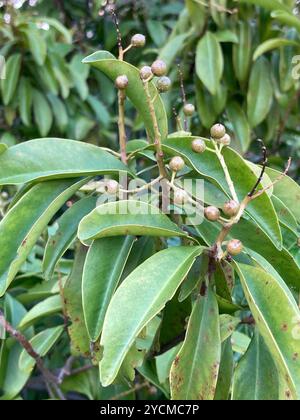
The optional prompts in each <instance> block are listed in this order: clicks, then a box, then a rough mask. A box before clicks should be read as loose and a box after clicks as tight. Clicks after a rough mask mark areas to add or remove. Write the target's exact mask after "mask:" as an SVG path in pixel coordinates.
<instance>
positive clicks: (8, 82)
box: [1, 54, 22, 105]
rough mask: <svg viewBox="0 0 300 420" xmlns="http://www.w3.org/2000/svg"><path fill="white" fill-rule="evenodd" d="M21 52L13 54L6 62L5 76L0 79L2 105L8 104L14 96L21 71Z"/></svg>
mask: <svg viewBox="0 0 300 420" xmlns="http://www.w3.org/2000/svg"><path fill="white" fill-rule="evenodd" d="M21 62H22V56H21V54H14V55H12V56H10V57H9V59H8V60H7V62H6V78H5V79H4V80H1V92H2V98H3V103H4V105H8V104H9V103H10V102H11V100H12V99H13V97H14V94H15V92H16V88H17V85H18V81H19V76H20V71H21Z"/></svg>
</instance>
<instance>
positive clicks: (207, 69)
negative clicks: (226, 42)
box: [196, 32, 224, 95]
mask: <svg viewBox="0 0 300 420" xmlns="http://www.w3.org/2000/svg"><path fill="white" fill-rule="evenodd" d="M223 70H224V58H223V53H222V49H221V46H220V43H219V42H218V40H217V38H216V37H215V35H214V34H213V33H212V32H206V34H205V35H204V37H203V38H202V39H201V40H200V41H199V43H198V46H197V51H196V72H197V75H198V77H199V78H200V80H201V81H202V83H203V84H204V85H205V86H206V87H207V89H208V90H209V92H210V93H211V94H212V95H215V94H216V93H217V90H218V87H219V84H220V81H221V77H222V74H223Z"/></svg>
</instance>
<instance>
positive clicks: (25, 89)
mask: <svg viewBox="0 0 300 420" xmlns="http://www.w3.org/2000/svg"><path fill="white" fill-rule="evenodd" d="M31 107H32V86H31V83H30V81H29V79H26V78H25V77H22V78H21V81H20V85H19V110H20V117H21V120H22V122H23V124H25V125H26V126H30V125H31Z"/></svg>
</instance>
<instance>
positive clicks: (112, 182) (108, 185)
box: [105, 179, 120, 195]
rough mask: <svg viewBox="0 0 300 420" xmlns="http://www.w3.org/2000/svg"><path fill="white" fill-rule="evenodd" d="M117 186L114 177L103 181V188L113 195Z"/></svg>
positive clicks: (117, 189) (118, 186) (117, 188)
mask: <svg viewBox="0 0 300 420" xmlns="http://www.w3.org/2000/svg"><path fill="white" fill-rule="evenodd" d="M119 188H120V185H119V183H118V182H117V181H115V180H114V179H109V180H108V181H106V183H105V190H106V192H107V194H110V195H115V194H117V192H118V191H119Z"/></svg>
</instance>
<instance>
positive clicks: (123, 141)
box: [118, 89, 127, 165]
mask: <svg viewBox="0 0 300 420" xmlns="http://www.w3.org/2000/svg"><path fill="white" fill-rule="evenodd" d="M118 99H119V101H118V102H119V120H118V126H119V142H120V150H121V159H122V162H123V163H125V165H126V164H127V155H126V140H127V137H126V129H125V101H126V93H125V91H124V90H121V89H120V90H119V92H118Z"/></svg>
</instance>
